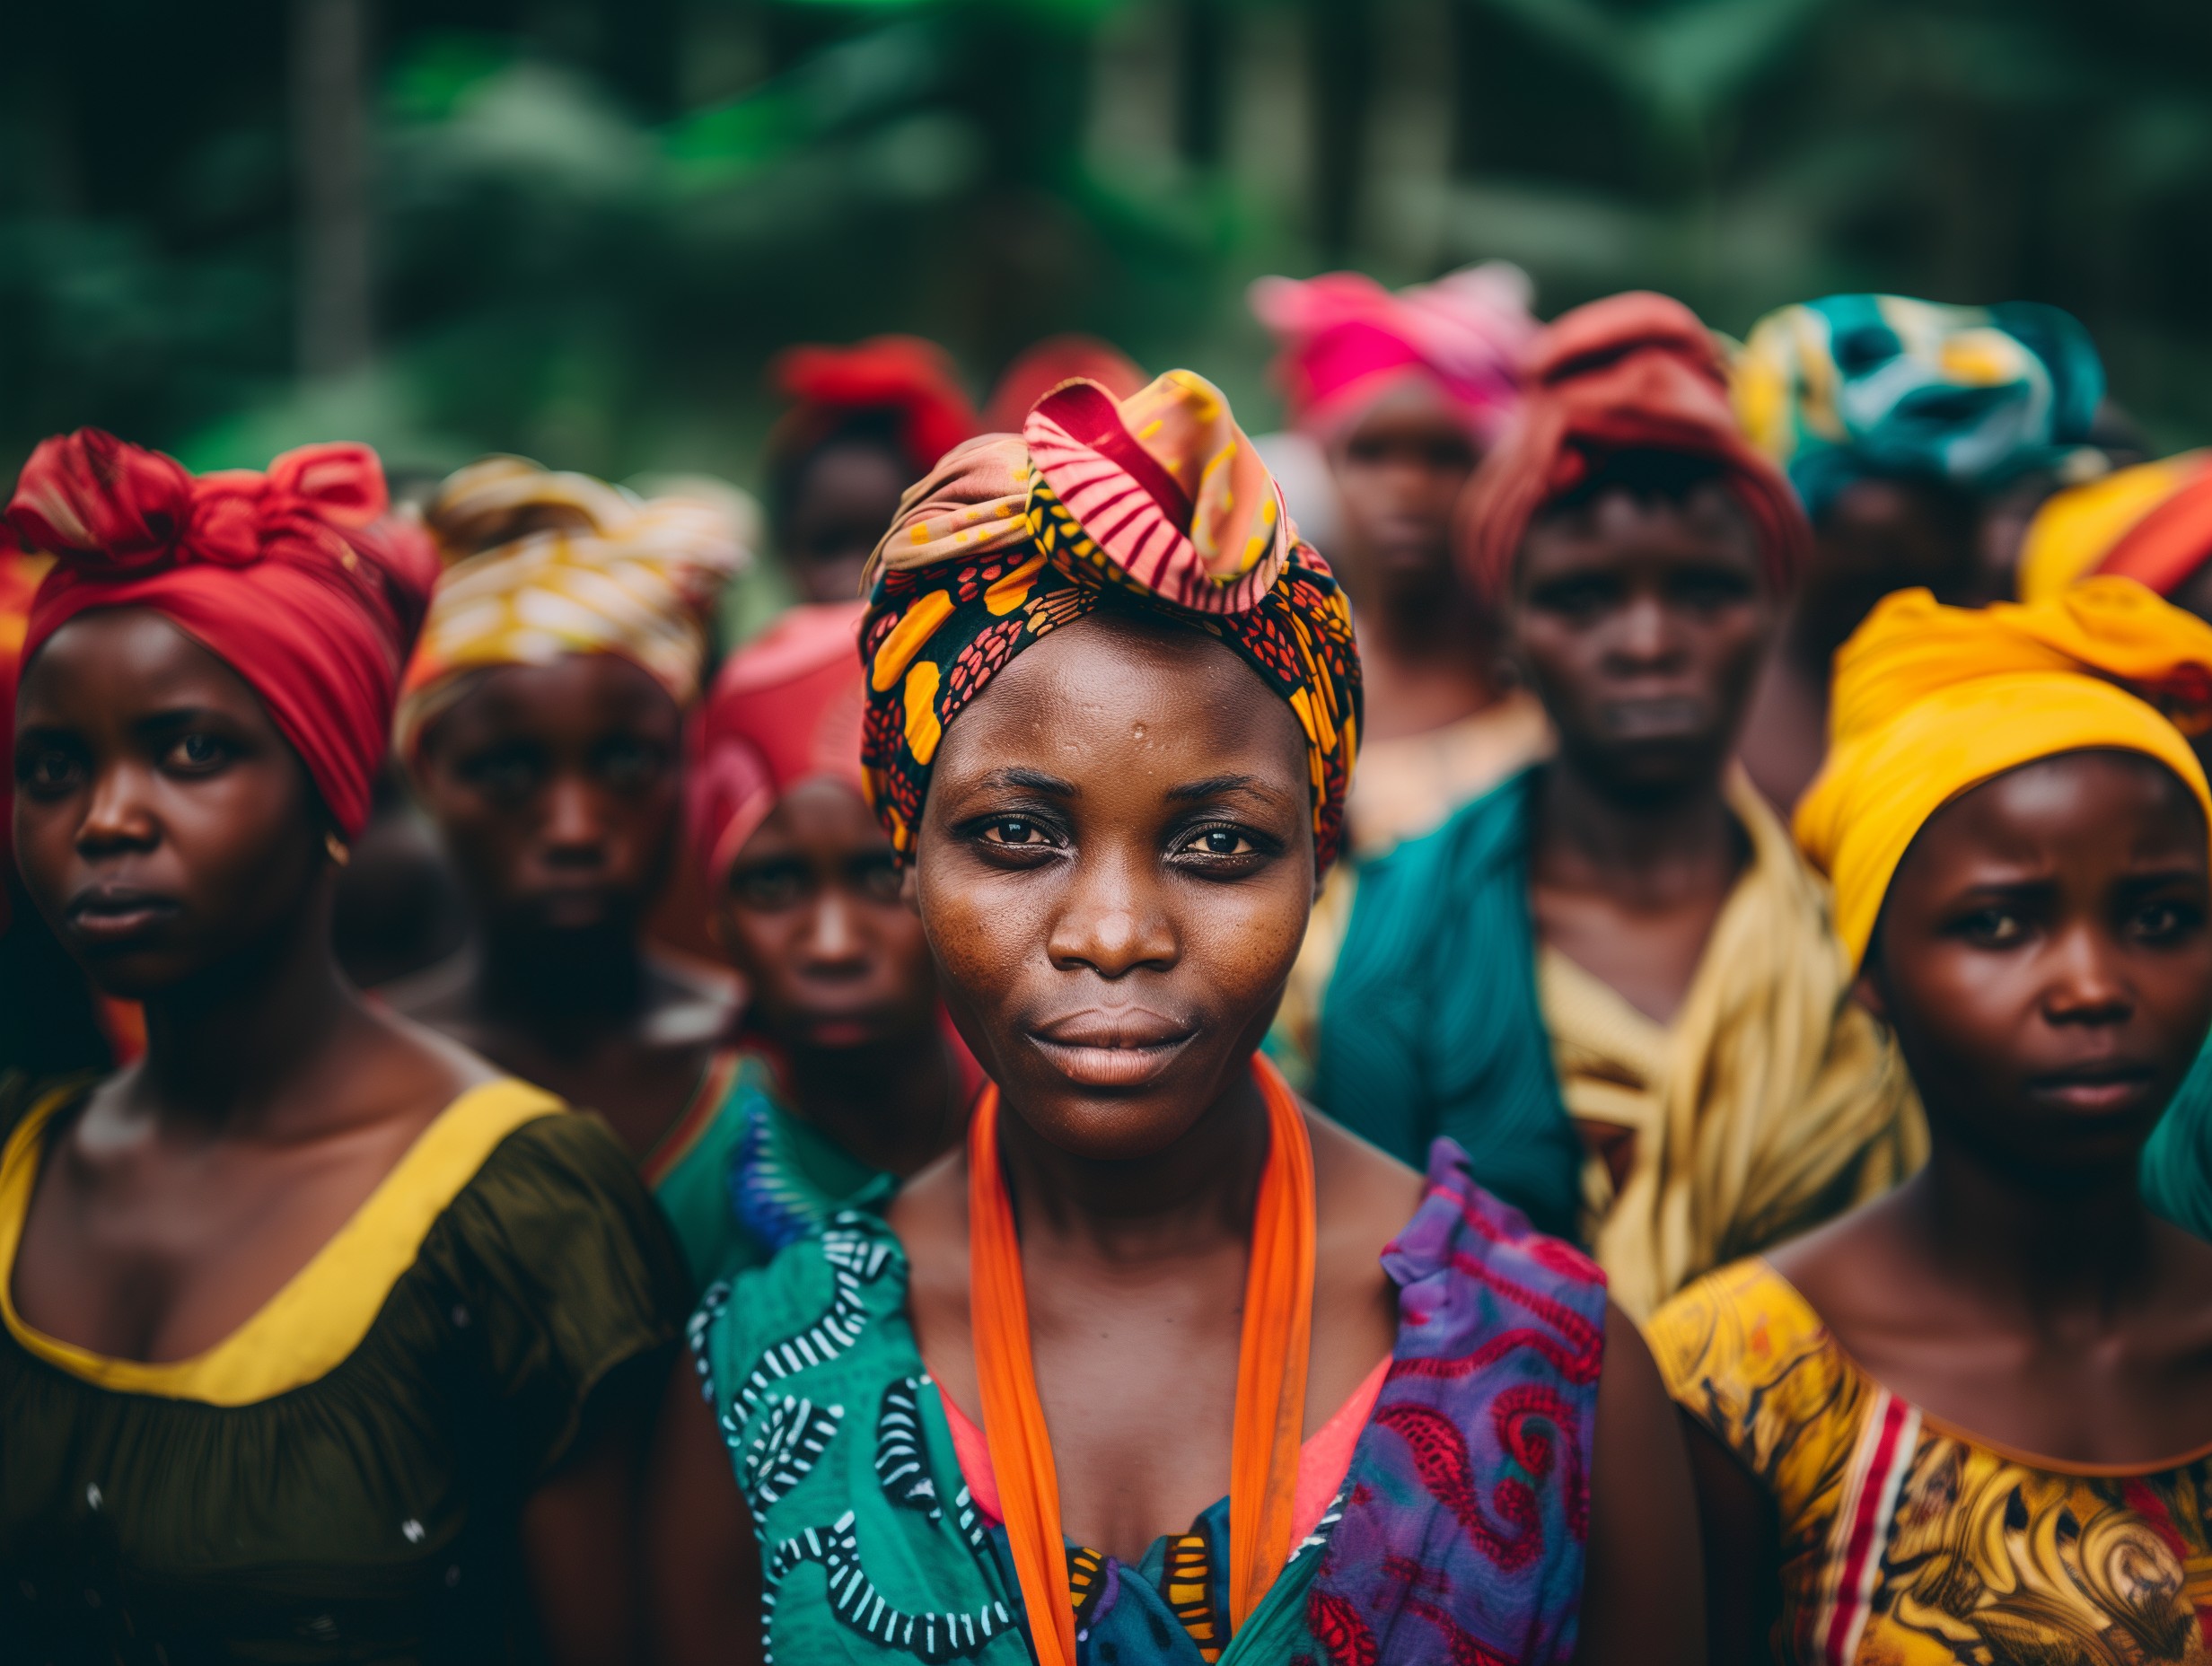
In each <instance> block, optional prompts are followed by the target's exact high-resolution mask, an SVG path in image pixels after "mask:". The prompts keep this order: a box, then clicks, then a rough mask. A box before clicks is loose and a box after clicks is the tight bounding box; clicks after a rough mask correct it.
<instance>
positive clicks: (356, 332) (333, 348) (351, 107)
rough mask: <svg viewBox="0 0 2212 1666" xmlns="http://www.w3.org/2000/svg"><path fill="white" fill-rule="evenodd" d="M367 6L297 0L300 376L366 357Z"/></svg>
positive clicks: (328, 372)
mask: <svg viewBox="0 0 2212 1666" xmlns="http://www.w3.org/2000/svg"><path fill="white" fill-rule="evenodd" d="M368 8H369V0H293V4H292V107H293V108H292V124H293V145H294V153H295V156H296V159H297V162H298V166H299V193H300V197H299V228H300V253H299V294H298V303H297V315H296V328H297V330H298V337H297V353H298V364H299V371H300V373H301V374H302V375H303V376H305V377H308V378H311V379H313V378H320V377H325V376H334V375H338V374H341V373H345V372H347V371H349V370H354V369H356V368H357V367H359V366H360V365H362V364H365V363H366V362H367V361H368V356H369V330H370V320H369V308H370V273H369V180H368V110H367V92H366V88H365V86H364V81H365V77H366V68H367V66H366V62H365V60H366V57H367V36H368Z"/></svg>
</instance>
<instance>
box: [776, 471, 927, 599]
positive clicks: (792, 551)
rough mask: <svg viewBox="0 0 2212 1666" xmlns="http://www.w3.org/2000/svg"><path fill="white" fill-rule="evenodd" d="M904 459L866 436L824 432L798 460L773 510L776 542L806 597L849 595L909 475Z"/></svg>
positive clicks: (855, 590)
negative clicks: (777, 511)
mask: <svg viewBox="0 0 2212 1666" xmlns="http://www.w3.org/2000/svg"><path fill="white" fill-rule="evenodd" d="M912 480H913V471H912V470H911V469H909V468H908V466H907V462H906V460H905V459H904V458H902V457H900V455H899V453H898V452H895V451H893V450H892V449H891V447H890V446H889V445H886V444H883V443H880V442H876V441H873V440H868V439H860V438H854V439H843V440H832V441H830V442H829V443H827V444H825V445H823V446H822V447H821V449H820V450H819V451H817V452H814V454H813V455H812V456H811V457H809V458H807V459H806V460H804V461H803V462H802V463H801V464H800V465H799V467H798V469H797V471H796V474H795V476H794V479H793V483H792V486H791V488H790V491H791V495H790V499H789V501H788V502H787V503H786V505H785V507H784V511H783V513H782V514H781V515H780V516H779V517H778V518H777V527H776V550H777V555H778V556H780V557H782V558H783V563H784V568H785V570H786V572H788V573H789V574H791V577H792V582H793V583H795V584H797V585H798V587H799V594H800V596H801V598H802V599H803V600H804V601H851V600H852V599H853V598H854V597H856V596H857V595H859V594H860V574H861V569H862V568H863V567H865V566H867V563H868V557H869V555H870V554H871V553H872V552H873V550H874V548H875V546H876V544H877V542H878V541H879V540H880V539H882V536H883V533H884V531H885V530H886V529H888V528H889V527H890V525H891V517H892V516H893V515H894V514H896V513H898V511H899V497H900V494H901V493H903V492H904V491H905V490H906V489H907V487H908V485H909V484H911V483H912Z"/></svg>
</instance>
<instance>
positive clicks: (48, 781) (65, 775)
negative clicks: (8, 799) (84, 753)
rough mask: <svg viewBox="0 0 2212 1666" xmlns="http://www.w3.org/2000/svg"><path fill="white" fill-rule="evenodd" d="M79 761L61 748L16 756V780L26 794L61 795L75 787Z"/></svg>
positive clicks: (45, 749) (40, 749)
mask: <svg viewBox="0 0 2212 1666" xmlns="http://www.w3.org/2000/svg"><path fill="white" fill-rule="evenodd" d="M77 776H78V769H77V760H76V759H75V758H72V757H71V756H70V755H69V754H68V753H67V752H65V751H63V750H61V749H60V748H59V747H52V746H48V747H40V748H39V749H38V750H35V751H28V750H26V751H22V752H18V753H17V754H16V755H15V780H16V783H17V785H20V786H21V787H22V789H23V791H25V792H26V793H39V794H45V793H59V792H63V791H66V789H67V788H69V787H70V786H72V785H75V782H76V779H77Z"/></svg>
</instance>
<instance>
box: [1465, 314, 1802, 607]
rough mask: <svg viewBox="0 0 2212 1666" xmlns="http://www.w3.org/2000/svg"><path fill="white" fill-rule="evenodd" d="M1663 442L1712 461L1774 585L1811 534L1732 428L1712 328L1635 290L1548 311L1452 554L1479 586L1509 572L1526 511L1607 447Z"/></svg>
mask: <svg viewBox="0 0 2212 1666" xmlns="http://www.w3.org/2000/svg"><path fill="white" fill-rule="evenodd" d="M1614 452H1679V453H1681V454H1682V455H1684V456H1688V457H1696V458H1701V459H1704V460H1707V461H1709V462H1712V463H1715V464H1716V465H1718V466H1719V468H1720V469H1721V470H1722V471H1723V473H1725V475H1726V477H1727V479H1728V485H1729V487H1730V489H1731V490H1732V491H1734V494H1735V496H1736V499H1737V501H1738V502H1740V503H1741V504H1742V505H1743V509H1744V513H1747V514H1748V515H1750V517H1751V525H1752V528H1753V530H1755V531H1756V533H1757V534H1758V538H1759V548H1760V556H1761V557H1762V558H1763V559H1764V561H1765V563H1766V567H1767V573H1768V576H1769V579H1770V580H1771V581H1772V582H1773V583H1774V585H1775V587H1776V588H1777V590H1784V589H1786V588H1787V587H1788V586H1789V584H1790V583H1791V582H1792V581H1793V580H1794V579H1795V577H1796V575H1797V574H1798V573H1799V572H1800V571H1801V570H1802V569H1803V568H1804V563H1805V558H1806V557H1807V556H1808V555H1809V554H1810V553H1811V550H1812V547H1813V531H1812V529H1811V527H1809V526H1808V525H1807V524H1806V522H1805V513H1804V507H1803V506H1802V505H1801V504H1799V503H1798V501H1797V494H1796V493H1795V491H1794V490H1792V489H1791V487H1790V484H1789V481H1788V480H1787V479H1786V478H1785V477H1784V476H1783V474H1782V471H1781V470H1780V469H1777V467H1776V466H1775V465H1774V463H1773V462H1772V461H1770V460H1769V459H1768V458H1767V456H1766V454H1765V453H1764V452H1760V451H1759V450H1758V449H1756V448H1755V447H1754V446H1753V445H1752V444H1751V442H1750V441H1749V440H1747V439H1745V438H1744V437H1743V434H1742V430H1741V429H1740V428H1739V427H1738V426H1737V425H1736V416H1735V410H1734V407H1733V406H1732V405H1731V404H1730V403H1729V399H1728V370H1727V365H1726V363H1725V361H1724V360H1723V358H1722V357H1721V351H1720V347H1719V346H1718V344H1717V343H1716V341H1715V340H1714V338H1713V335H1712V332H1711V331H1709V330H1707V329H1706V328H1705V326H1704V325H1703V324H1701V323H1699V322H1698V316H1697V314H1696V313H1694V312H1692V311H1690V309H1689V308H1688V307H1686V306H1684V305H1683V304H1682V303H1681V302H1679V301H1673V300H1670V299H1669V298H1668V297H1666V296H1665V295H1655V294H1650V293H1648V292H1646V291H1640V290H1639V291H1632V292H1630V293H1629V294H1621V295H1609V296H1608V297H1606V298H1605V299H1604V300H1602V301H1593V302H1592V303H1590V304H1589V305H1587V306H1582V307H1576V309H1575V310H1574V311H1571V312H1567V313H1562V314H1561V315H1560V317H1559V318H1558V320H1556V321H1555V322H1554V323H1553V324H1552V325H1551V326H1550V327H1549V329H1546V330H1545V331H1544V332H1543V334H1542V335H1541V336H1540V337H1538V338H1537V340H1536V344H1535V346H1534V347H1533V348H1532V351H1531V354H1530V357H1529V361H1528V365H1527V373H1526V391H1525V393H1524V396H1523V405H1522V408H1521V412H1520V416H1519V417H1518V418H1517V419H1516V421H1515V422H1514V425H1513V427H1512V429H1511V430H1510V431H1508V433H1507V434H1506V435H1505V438H1504V439H1503V440H1502V441H1501V442H1500V443H1498V445H1497V448H1496V449H1495V450H1493V451H1492V452H1490V454H1489V455H1488V457H1486V458H1484V459H1483V461H1482V466H1481V468H1480V469H1478V470H1477V471H1476V473H1475V478H1474V480H1473V482H1472V483H1471V484H1470V486H1469V487H1468V491H1467V497H1466V499H1465V501H1464V502H1463V503H1462V504H1461V510H1460V553H1461V561H1462V563H1463V565H1464V566H1465V569H1466V571H1467V573H1468V575H1469V576H1470V578H1472V579H1473V580H1474V582H1475V583H1476V584H1477V585H1478V586H1479V587H1480V589H1481V590H1482V591H1483V592H1484V593H1485V594H1486V595H1490V596H1493V597H1495V596H1497V595H1499V594H1501V593H1503V592H1504V591H1505V589H1506V587H1507V586H1508V584H1509V583H1511V581H1512V575H1513V564H1514V557H1516V556H1518V555H1519V554H1520V551H1521V540H1522V539H1523V538H1524V537H1525V536H1527V533H1528V529H1529V522H1532V521H1533V520H1534V519H1535V518H1536V517H1537V515H1538V514H1539V513H1541V512H1542V510H1543V508H1544V506H1545V505H1546V504H1550V503H1554V502H1556V501H1558V499H1559V498H1561V497H1564V496H1566V495H1567V494H1568V493H1570V492H1572V491H1573V490H1574V489H1575V488H1576V487H1578V486H1580V485H1581V484H1582V483H1583V482H1584V480H1586V479H1588V478H1590V476H1591V473H1592V472H1593V469H1594V468H1595V467H1596V466H1597V465H1598V464H1599V463H1601V462H1602V461H1603V460H1604V459H1605V458H1606V457H1607V456H1608V455H1609V454H1611V453H1614Z"/></svg>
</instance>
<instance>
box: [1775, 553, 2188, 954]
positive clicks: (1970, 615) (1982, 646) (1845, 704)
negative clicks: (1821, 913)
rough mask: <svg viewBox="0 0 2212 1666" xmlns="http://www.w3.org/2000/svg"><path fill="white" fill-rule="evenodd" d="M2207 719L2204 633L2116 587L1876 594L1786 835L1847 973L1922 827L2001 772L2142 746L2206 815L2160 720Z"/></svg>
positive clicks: (2124, 582)
mask: <svg viewBox="0 0 2212 1666" xmlns="http://www.w3.org/2000/svg"><path fill="white" fill-rule="evenodd" d="M2208 719H2212V625H2207V624H2206V623H2205V622H2204V621H2203V620H2202V619H2199V618H2196V617H2195V616H2194V615H2193V614H2189V613H2184V612H2183V611H2181V609H2179V608H2175V607H2170V606H2168V605H2167V604H2166V603H2165V602H2164V601H2160V600H2159V599H2158V598H2157V597H2156V596H2155V595H2153V594H2152V593H2151V592H2149V591H2147V590H2146V589H2144V588H2143V586H2142V585H2140V584H2137V583H2135V582H2134V581H2133V580H2132V579H2123V578H2094V579H2090V580H2087V581H2086V582H2085V583H2082V584H2080V585H2078V586H2076V588H2074V589H2072V590H2069V591H2067V592H2063V593H2061V594H2059V595H2057V596H2054V597H2052V598H2050V600H2048V601H2040V602H2036V603H2034V604H2032V605H2015V604H2014V603H2010V602H1999V603H1998V604H1997V605H1996V606H1994V607H1990V608H1986V609H1966V608H1947V607H1944V606H1943V605H1942V604H1940V603H1939V602H1937V601H1935V598H1934V597H1933V596H1931V595H1930V594H1929V593H1928V592H1927V591H1925V590H1908V591H1900V592H1898V593H1897V594H1895V595H1893V596H1891V597H1889V598H1888V599H1887V600H1886V601H1883V603H1882V604H1881V606H1879V607H1877V608H1876V609H1874V612H1873V613H1872V614H1871V615H1869V616H1868V618H1867V619H1866V622H1865V624H1864V625H1862V626H1860V627H1859V628H1858V630H1857V632H1856V634H1855V635H1854V636H1852V638H1851V640H1850V641H1848V642H1847V643H1846V644H1844V645H1843V649H1842V652H1841V653H1839V654H1838V655H1837V656H1836V688H1835V698H1834V704H1833V708H1832V709H1831V711H1830V715H1829V750H1828V761H1827V764H1826V765H1825V766H1824V767H1822V768H1821V774H1820V778H1819V779H1818V780H1816V781H1814V782H1813V785H1812V788H1811V789H1810V790H1809V791H1808V792H1807V793H1806V794H1805V796H1804V800H1803V802H1800V803H1799V804H1798V806H1797V815H1796V821H1795V833H1796V836H1797V843H1798V845H1799V846H1801V847H1802V848H1803V849H1804V853H1805V855H1806V856H1807V857H1808V858H1810V859H1811V861H1812V862H1813V865H1814V866H1815V867H1817V868H1819V869H1821V871H1822V872H1825V873H1826V874H1827V875H1828V876H1829V878H1830V881H1833V883H1834V885H1835V890H1836V934H1837V935H1838V936H1839V937H1840V938H1841V939H1842V941H1843V946H1844V949H1845V951H1846V952H1847V953H1848V954H1849V955H1850V957H1851V961H1852V964H1853V965H1855V966H1856V965H1857V964H1858V963H1859V962H1860V961H1861V960H1863V959H1864V958H1865V953H1866V943H1867V940H1868V939H1869V938H1870V937H1872V936H1873V935H1874V921H1875V919H1876V917H1877V916H1879V915H1880V914H1881V912H1882V899H1883V897H1884V896H1885V895H1887V894H1888V891H1889V889H1890V880H1891V877H1892V875H1893V874H1894V873H1895V872H1897V864H1899V863H1900V861H1902V860H1903V859H1904V855H1905V851H1906V849H1907V847H1908V846H1910V845H1911V843H1912V841H1913V837H1914V836H1915V835H1917V834H1918V832H1919V830H1920V829H1921V828H1922V827H1924V826H1925V825H1926V824H1927V820H1928V818H1929V817H1930V816H1932V815H1934V814H1935V812H1936V811H1938V810H1941V809H1942V808H1943V807H1944V805H1945V804H1947V803H1949V802H1951V801H1952V800H1953V799H1954V798H1956V797H1958V796H1959V795H1960V794H1962V793H1964V792H1967V791H1969V790H1970V789H1971V788H1973V787H1976V786H1979V785H1981V784H1982V783H1983V782H1984V781H1988V780H1990V779H1992V778H1993V777H1995V776H2000V775H2003V774H2004V773H2005V772H2006V770H2008V769H2016V768H2018V767H2020V766H2021V765H2023V764H2027V763H2032V762H2034V761H2035V760H2036V759H2037V758H2050V757H2053V756H2055V755H2057V754H2058V753H2060V752H2075V751H2081V750H2085V749H2090V748H2102V747H2109V748H2115V749H2118V750H2123V751H2130V752H2142V753H2145V754H2146V755H2147V756H2149V757H2151V758H2156V759H2157V760H2158V761H2159V762H2160V763H2162V764H2164V765H2165V766H2166V767H2167V768H2169V769H2171V770H2173V773H2174V774H2175V775H2177V776H2181V779H2182V780H2183V781H2184V782H2186V783H2188V785H2189V789H2190V792H2192V793H2194V794H2196V795H2197V801H2198V802H2199V803H2200V804H2202V805H2203V806H2204V808H2205V815H2206V818H2207V820H2212V790H2208V788H2207V786H2206V783H2205V774H2204V770H2203V767H2201V766H2200V765H2199V763H2198V762H2197V758H2196V754H2195V753H2193V752H2192V751H2190V746H2189V741H2187V740H2186V739H2185V738H2183V735H2182V733H2181V729H2178V728H2176V727H2175V724H2176V723H2181V724H2182V725H2183V726H2185V727H2187V728H2189V729H2190V731H2191V732H2201V731H2202V729H2203V728H2204V727H2205V726H2206V723H2207V721H2208Z"/></svg>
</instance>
